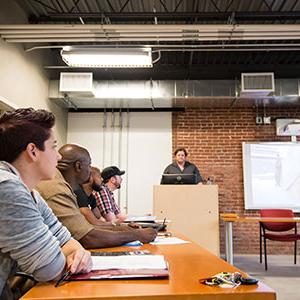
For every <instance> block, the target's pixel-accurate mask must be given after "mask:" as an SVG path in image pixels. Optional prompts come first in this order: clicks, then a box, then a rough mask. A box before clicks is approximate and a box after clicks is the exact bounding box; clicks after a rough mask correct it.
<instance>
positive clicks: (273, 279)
mask: <svg viewBox="0 0 300 300" xmlns="http://www.w3.org/2000/svg"><path fill="white" fill-rule="evenodd" d="M234 265H235V266H236V267H237V268H239V269H241V270H243V271H245V272H247V273H248V274H249V275H251V276H253V277H255V278H257V279H260V280H262V281H263V282H264V283H265V284H267V285H268V286H269V287H271V288H272V289H273V290H275V292H276V296H277V300H300V257H299V256H298V263H297V265H294V257H293V256H292V255H268V271H265V268H264V262H263V263H262V264H260V263H259V255H234Z"/></svg>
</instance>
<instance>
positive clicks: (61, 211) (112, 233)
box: [38, 144, 156, 248]
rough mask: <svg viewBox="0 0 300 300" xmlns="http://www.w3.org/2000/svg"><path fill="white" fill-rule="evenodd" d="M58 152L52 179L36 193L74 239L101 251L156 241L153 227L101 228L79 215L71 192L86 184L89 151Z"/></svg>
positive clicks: (68, 149) (69, 146)
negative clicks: (104, 248) (123, 245)
mask: <svg viewBox="0 0 300 300" xmlns="http://www.w3.org/2000/svg"><path fill="white" fill-rule="evenodd" d="M59 153H60V155H61V159H60V160H59V161H58V165H57V170H56V175H55V178H54V179H52V180H48V181H43V182H41V183H40V184H39V186H38V191H39V192H40V193H41V195H42V196H43V197H44V199H45V200H46V201H47V203H48V205H49V206H50V207H51V208H52V210H53V212H54V214H55V215H56V216H57V218H58V219H59V220H60V221H61V222H62V223H63V224H64V225H65V226H66V227H67V228H68V229H69V230H70V232H71V234H72V236H73V237H74V238H75V239H76V240H78V241H79V242H80V243H81V244H82V245H83V246H84V247H85V248H102V247H113V246H120V245H122V244H124V243H128V242H132V241H135V240H139V241H141V242H142V243H149V242H151V241H153V240H154V239H155V237H156V231H155V230H154V229H152V228H146V229H133V228H130V227H128V226H116V224H113V223H109V222H103V224H101V225H100V224H99V225H92V224H91V223H89V222H88V221H87V220H86V219H85V217H84V216H83V215H82V214H81V212H80V209H79V206H78V203H77V199H76V195H75V193H74V191H76V190H78V189H79V188H80V185H82V184H84V183H86V182H88V181H89V178H90V171H91V157H90V155H89V152H88V151H87V150H86V149H85V148H83V147H80V146H78V145H74V144H67V145H64V146H62V147H61V148H60V149H59Z"/></svg>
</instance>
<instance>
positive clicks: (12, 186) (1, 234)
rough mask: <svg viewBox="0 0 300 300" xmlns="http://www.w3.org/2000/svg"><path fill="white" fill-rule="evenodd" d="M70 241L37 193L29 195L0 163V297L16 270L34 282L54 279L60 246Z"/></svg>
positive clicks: (60, 261) (61, 259)
mask: <svg viewBox="0 0 300 300" xmlns="http://www.w3.org/2000/svg"><path fill="white" fill-rule="evenodd" d="M70 239H71V235H70V233H69V231H68V230H67V229H66V228H65V227H64V226H62V224H61V223H60V222H59V221H58V220H57V218H56V217H55V215H54V214H53V213H52V210H51V209H50V208H49V207H48V205H47V204H46V202H45V201H44V200H43V198H42V197H41V196H40V194H39V193H38V192H36V191H34V192H33V193H30V192H29V190H28V189H27V187H26V186H25V184H24V183H23V182H22V180H21V178H20V175H19V173H18V171H17V170H16V169H15V168H14V167H13V166H12V165H10V164H8V163H7V162H3V161H0V249H1V252H0V295H1V292H2V290H3V287H4V285H5V283H6V280H7V278H8V277H9V276H11V275H13V274H14V272H15V271H16V270H17V269H19V270H21V271H23V272H26V273H28V274H32V275H33V276H34V277H35V279H36V280H38V281H48V280H51V279H53V278H55V277H57V276H58V275H59V274H60V273H61V272H62V270H63V268H64V265H65V257H64V254H63V253H62V251H61V248H60V247H61V246H62V245H64V244H65V243H66V242H67V241H69V240H70Z"/></svg>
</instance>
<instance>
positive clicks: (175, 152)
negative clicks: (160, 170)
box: [174, 148, 188, 156]
mask: <svg viewBox="0 0 300 300" xmlns="http://www.w3.org/2000/svg"><path fill="white" fill-rule="evenodd" d="M180 151H182V152H183V153H184V155H185V156H188V153H187V151H186V149H185V148H177V149H176V150H175V151H174V155H175V156H176V154H177V153H178V152H180Z"/></svg>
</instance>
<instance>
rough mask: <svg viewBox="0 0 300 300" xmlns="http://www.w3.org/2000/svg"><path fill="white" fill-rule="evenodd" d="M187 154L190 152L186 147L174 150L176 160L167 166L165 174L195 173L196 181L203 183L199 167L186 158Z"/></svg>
mask: <svg viewBox="0 0 300 300" xmlns="http://www.w3.org/2000/svg"><path fill="white" fill-rule="evenodd" d="M187 156H188V153H187V151H186V149H185V148H177V149H176V150H175V152H174V157H175V159H174V162H173V163H172V164H170V165H168V166H167V167H166V168H165V170H164V173H163V174H194V175H195V183H196V184H200V183H202V182H203V179H202V177H201V175H200V172H199V170H198V168H197V167H196V165H194V164H193V163H190V162H189V161H187V160H186V158H187ZM161 183H162V182H161Z"/></svg>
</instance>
